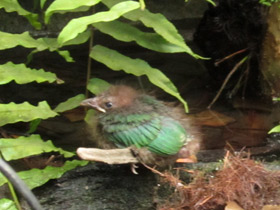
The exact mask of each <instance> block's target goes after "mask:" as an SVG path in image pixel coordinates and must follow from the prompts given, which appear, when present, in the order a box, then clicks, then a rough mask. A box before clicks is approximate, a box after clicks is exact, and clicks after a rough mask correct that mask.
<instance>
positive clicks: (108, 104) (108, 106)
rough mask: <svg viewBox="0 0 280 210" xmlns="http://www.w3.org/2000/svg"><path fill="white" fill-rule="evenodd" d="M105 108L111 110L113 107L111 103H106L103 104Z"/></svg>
mask: <svg viewBox="0 0 280 210" xmlns="http://www.w3.org/2000/svg"><path fill="white" fill-rule="evenodd" d="M105 106H106V108H108V109H109V108H111V107H112V106H113V104H112V102H106V103H105Z"/></svg>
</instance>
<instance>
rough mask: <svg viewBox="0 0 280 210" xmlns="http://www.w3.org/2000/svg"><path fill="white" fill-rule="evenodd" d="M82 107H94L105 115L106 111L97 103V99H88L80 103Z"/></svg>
mask: <svg viewBox="0 0 280 210" xmlns="http://www.w3.org/2000/svg"><path fill="white" fill-rule="evenodd" d="M80 105H81V106H86V107H92V108H94V109H96V110H98V111H100V112H103V113H105V112H106V110H105V109H103V108H102V107H100V106H99V105H98V103H97V98H88V99H86V100H83V101H82V102H81V103H80Z"/></svg>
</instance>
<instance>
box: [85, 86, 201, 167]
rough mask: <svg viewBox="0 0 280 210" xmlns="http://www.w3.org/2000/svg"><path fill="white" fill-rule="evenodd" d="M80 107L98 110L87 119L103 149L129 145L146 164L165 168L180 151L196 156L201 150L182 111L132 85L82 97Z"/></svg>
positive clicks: (113, 87)
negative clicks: (86, 97)
mask: <svg viewBox="0 0 280 210" xmlns="http://www.w3.org/2000/svg"><path fill="white" fill-rule="evenodd" d="M81 106H85V107H88V108H91V109H95V110H97V113H96V115H95V116H94V118H93V119H91V120H89V121H88V123H89V131H90V132H91V133H92V134H93V136H94V137H95V138H96V139H98V142H99V145H101V147H102V148H105V149H111V148H126V147H130V148H132V152H133V154H134V155H135V156H137V157H138V158H139V160H140V162H142V163H144V164H147V165H151V166H159V167H164V166H167V165H170V164H172V163H174V162H175V160H176V159H177V158H178V155H179V154H182V153H183V154H186V153H187V154H188V155H193V154H192V153H195V152H196V151H197V150H199V146H198V145H199V144H198V143H197V142H198V141H195V142H196V143H192V141H193V140H194V138H193V136H194V134H193V133H194V132H193V129H192V126H190V123H189V122H188V120H186V119H185V120H182V119H181V118H182V117H181V115H182V114H181V111H178V109H176V108H172V107H170V106H168V105H167V104H166V103H164V102H163V101H160V100H158V99H156V98H155V97H154V96H151V95H148V94H145V93H143V92H142V91H138V90H136V89H135V88H132V87H130V86H127V85H111V86H110V87H109V88H108V89H107V90H105V91H104V92H102V93H100V94H98V95H96V96H95V97H93V98H89V99H86V100H83V101H82V102H81ZM188 147H190V148H191V149H190V150H192V151H190V150H188V149H187V148H188ZM193 151H195V152H193Z"/></svg>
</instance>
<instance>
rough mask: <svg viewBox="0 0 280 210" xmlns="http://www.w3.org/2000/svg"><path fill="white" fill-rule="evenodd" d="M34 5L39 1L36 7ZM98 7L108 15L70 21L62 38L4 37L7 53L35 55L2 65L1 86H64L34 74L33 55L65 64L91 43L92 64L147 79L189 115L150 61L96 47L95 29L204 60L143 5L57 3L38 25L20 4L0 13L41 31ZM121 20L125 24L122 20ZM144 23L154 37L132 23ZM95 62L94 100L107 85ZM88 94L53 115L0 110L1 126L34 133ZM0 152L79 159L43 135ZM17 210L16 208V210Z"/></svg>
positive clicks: (41, 107)
mask: <svg viewBox="0 0 280 210" xmlns="http://www.w3.org/2000/svg"><path fill="white" fill-rule="evenodd" d="M34 2H35V3H36V2H37V1H34ZM97 4H104V5H105V6H106V7H107V8H108V10H107V11H102V12H93V14H92V15H88V16H83V17H80V18H75V19H72V20H71V21H70V22H69V23H68V24H67V25H66V26H65V27H64V28H63V29H62V30H61V32H60V34H59V35H58V37H57V38H49V37H42V38H38V39H35V38H33V37H32V36H30V34H29V32H27V31H26V32H23V33H21V34H13V33H7V32H1V31H0V37H1V39H0V50H7V49H12V48H15V47H16V46H22V47H24V48H29V49H33V50H32V52H31V53H30V54H29V55H28V56H27V62H26V64H23V63H22V64H14V63H12V62H10V61H7V62H6V63H5V64H2V65H0V85H3V84H7V83H9V82H11V81H14V82H15V83H17V84H19V85H21V84H26V83H30V82H37V83H43V82H49V83H57V84H62V83H63V81H62V80H61V79H59V78H58V77H57V76H56V75H55V74H54V73H51V72H47V71H45V70H44V69H31V68H29V67H28V63H29V62H30V60H31V59H33V55H34V54H35V53H38V52H41V51H44V50H48V51H50V52H57V53H58V54H59V55H61V56H62V57H63V58H64V59H65V60H66V61H67V62H74V60H73V58H72V57H71V55H70V53H69V51H67V50H62V47H65V46H69V45H80V44H83V43H85V42H87V41H89V48H90V53H89V58H92V59H94V60H96V61H98V62H101V63H103V64H105V65H106V66H108V67H109V68H110V69H112V70H114V71H120V70H122V71H125V72H126V73H128V74H134V75H136V76H142V75H145V76H147V77H148V79H149V80H150V82H151V83H153V84H154V85H156V86H158V87H160V88H162V89H163V90H164V91H166V92H167V93H169V94H171V95H173V96H174V97H176V98H177V99H178V100H180V101H181V102H182V103H183V105H184V107H185V110H186V111H188V107H187V103H186V102H185V100H184V99H183V98H182V97H181V96H180V94H179V92H178V91H177V89H176V87H175V86H174V84H173V83H172V82H171V81H170V79H169V78H168V77H166V76H165V75H164V74H163V73H162V72H161V71H160V70H159V69H156V68H153V67H151V66H150V65H149V64H148V63H147V62H146V61H144V60H141V59H132V58H130V57H128V56H125V55H123V54H121V53H119V52H118V51H116V50H114V49H109V48H108V47H105V46H101V45H94V44H93V43H94V40H93V33H94V32H93V30H91V29H92V27H94V28H96V29H98V30H99V31H101V32H102V33H104V34H107V35H110V36H112V37H113V38H115V39H117V40H119V41H122V42H135V43H136V44H138V45H140V46H141V47H144V48H147V49H149V50H153V51H157V52H161V53H182V52H185V53H188V54H190V55H191V56H193V57H195V58H201V57H200V56H199V55H196V54H195V53H193V52H192V50H191V49H190V48H189V47H188V46H187V45H186V43H185V42H184V39H183V37H182V36H181V35H180V34H179V33H178V31H177V29H176V28H175V27H174V25H173V24H172V23H171V22H169V21H168V20H167V19H166V18H165V17H164V16H163V15H162V14H158V13H157V14H154V13H151V12H150V11H149V10H148V9H146V8H145V3H144V1H143V0H141V1H140V2H136V1H132V0H127V1H125V0H83V1H69V0H55V1H53V2H52V3H51V5H50V6H49V7H48V8H46V10H45V12H44V14H43V16H44V23H41V22H40V21H39V18H38V17H39V15H38V14H35V13H32V12H29V11H27V10H25V9H23V8H22V7H21V6H20V5H19V4H18V2H17V1H16V0H11V1H1V2H0V8H3V9H4V10H5V11H6V12H17V13H18V15H20V16H24V17H25V18H27V19H28V21H29V22H30V24H31V25H32V26H33V27H34V28H35V29H40V28H41V27H42V24H43V25H44V24H48V23H49V21H50V18H51V17H52V15H53V14H55V13H69V12H80V11H92V8H93V7H94V6H95V5H97ZM40 7H41V11H43V9H42V8H44V7H45V0H41V1H40ZM120 17H123V18H124V19H126V21H122V20H120ZM136 21H137V22H140V23H142V24H143V26H145V27H147V28H151V29H153V31H154V32H143V31H141V30H140V29H138V28H137V27H135V26H133V24H131V23H133V22H136ZM90 69H91V59H89V63H88V78H87V80H88V83H87V85H86V86H87V89H88V90H89V91H91V92H92V93H94V94H96V93H98V92H100V87H102V86H107V85H108V84H107V83H106V82H105V81H103V80H100V79H97V78H90V75H91V74H90ZM86 95H87V94H79V95H77V96H74V97H72V98H69V99H68V100H67V101H66V102H62V103H61V104H59V105H58V106H57V107H56V108H55V109H51V108H50V106H49V105H48V103H47V102H46V101H42V102H40V103H39V104H38V105H37V106H33V105H31V104H30V103H28V102H24V103H22V104H15V103H13V102H12V103H9V104H0V115H1V117H0V126H3V125H6V124H10V123H16V122H31V123H30V125H31V128H30V130H29V131H27V132H26V134H30V133H32V132H33V131H34V130H36V127H37V126H38V124H39V123H40V121H41V120H44V119H48V118H52V117H54V116H56V115H59V113H61V112H64V111H67V110H70V109H73V108H75V107H77V106H79V103H80V102H81V101H82V100H83V99H84V98H85V97H86ZM0 152H1V154H2V156H3V157H4V158H5V159H6V160H7V161H10V160H16V159H20V158H24V157H28V156H31V155H38V154H41V153H47V152H58V153H60V154H62V155H63V156H64V157H65V158H70V157H73V156H74V155H75V153H73V152H68V151H65V150H63V149H60V148H57V147H55V146H54V145H53V144H52V142H51V141H50V140H49V141H43V140H42V139H41V137H40V136H39V135H34V134H33V135H27V136H21V137H18V138H15V139H14V138H1V139H0ZM85 164H87V162H86V161H78V160H74V161H66V162H65V164H64V166H62V167H60V168H57V167H51V166H48V167H46V168H44V169H31V170H29V171H21V172H19V173H18V174H19V176H20V177H21V178H22V179H23V180H24V181H26V183H27V185H28V186H29V187H30V188H31V189H33V188H35V187H38V186H40V185H42V184H44V183H46V182H47V181H48V180H49V179H55V178H58V177H60V176H62V174H63V173H64V172H66V171H68V170H71V169H73V168H75V167H76V166H82V165H85ZM5 183H7V180H6V179H5V178H4V177H3V176H2V175H1V174H0V186H1V185H3V184H5ZM10 202H11V201H9V200H7V199H2V200H0V208H1V209H7V208H4V206H5V205H10V204H11V203H10ZM12 205H14V204H12Z"/></svg>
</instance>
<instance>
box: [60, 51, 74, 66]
mask: <svg viewBox="0 0 280 210" xmlns="http://www.w3.org/2000/svg"><path fill="white" fill-rule="evenodd" d="M57 53H58V54H59V55H61V56H62V57H63V58H64V59H65V60H66V61H67V62H70V63H72V62H75V61H74V59H73V58H72V57H71V55H70V52H69V51H67V50H57Z"/></svg>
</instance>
